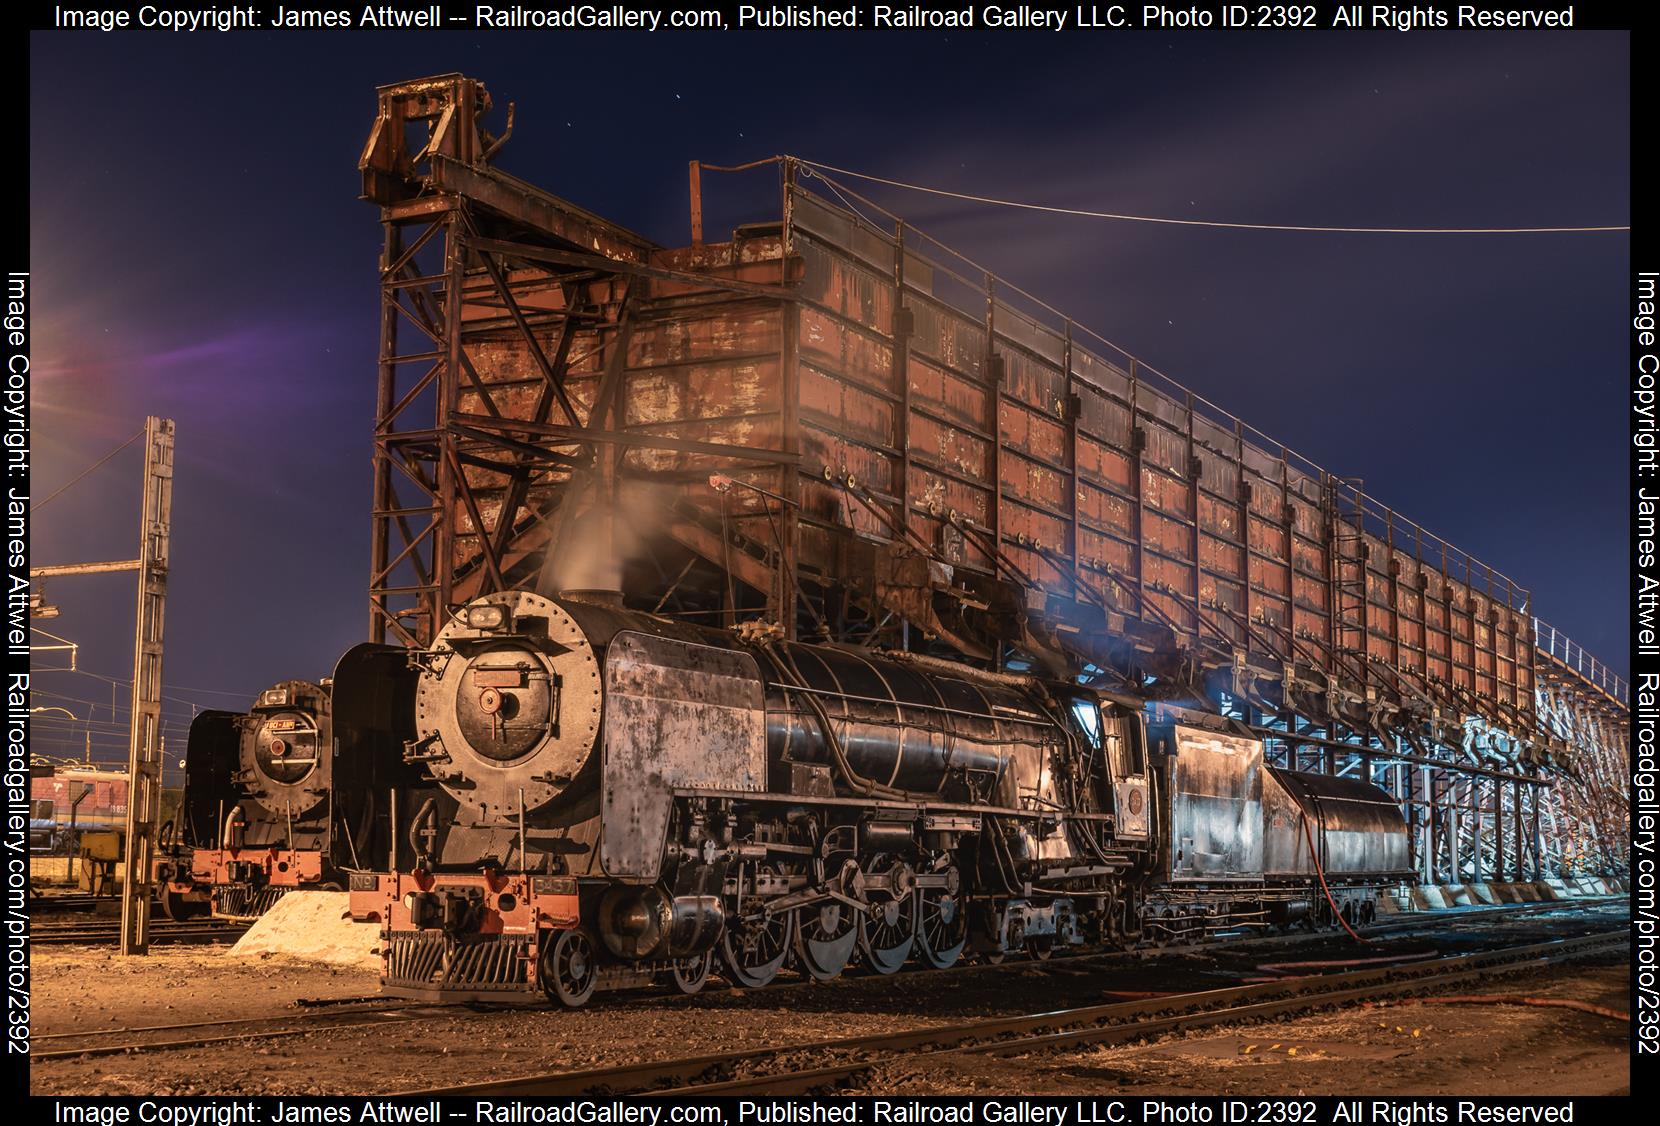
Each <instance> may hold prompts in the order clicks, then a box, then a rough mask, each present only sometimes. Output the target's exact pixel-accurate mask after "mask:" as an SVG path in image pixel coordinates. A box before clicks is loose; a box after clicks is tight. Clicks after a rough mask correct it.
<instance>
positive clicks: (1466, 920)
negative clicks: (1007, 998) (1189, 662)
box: [32, 901, 1626, 1093]
mask: <svg viewBox="0 0 1660 1126" xmlns="http://www.w3.org/2000/svg"><path fill="white" fill-rule="evenodd" d="M1622 902H1623V901H1622ZM1565 906H1568V905H1565V904H1525V905H1512V906H1508V907H1494V908H1489V909H1484V910H1479V911H1471V912H1468V913H1464V914H1462V915H1460V916H1459V917H1458V918H1456V919H1448V918H1446V917H1439V918H1434V917H1420V918H1413V919H1401V920H1399V921H1395V922H1390V923H1379V924H1374V925H1372V926H1370V927H1366V928H1363V929H1362V931H1361V933H1362V934H1363V935H1366V936H1373V937H1375V936H1377V935H1379V934H1382V933H1397V932H1410V931H1414V930H1423V929H1426V928H1432V929H1433V928H1436V927H1440V928H1446V927H1447V926H1449V925H1452V924H1457V925H1479V924H1484V923H1492V922H1498V921H1502V920H1505V919H1508V918H1510V917H1512V916H1525V915H1533V914H1539V913H1542V912H1546V911H1549V910H1552V909H1558V910H1560V909H1562V908H1564V907H1565ZM176 925H177V924H176ZM183 925H184V926H190V925H193V924H183ZM154 926H155V924H154V923H152V927H154ZM225 929H230V928H228V927H226V928H225ZM1617 933H1618V934H1621V935H1623V934H1625V933H1626V932H1624V931H1621V932H1617ZM1332 937H1334V935H1333V932H1329V931H1327V932H1315V933H1308V934H1301V933H1299V934H1290V935H1276V936H1267V937H1263V938H1256V939H1248V940H1244V941H1232V942H1206V943H1199V944H1193V945H1187V946H1179V947H1171V948H1167V949H1163V950H1154V949H1148V950H1137V951H1106V952H1101V953H1097V954H1085V955H1078V956H1075V957H1065V958H1056V959H1054V960H1052V961H1047V962H1038V961H1031V960H1025V959H1021V960H1015V961H1009V962H1003V963H1000V964H997V965H990V964H977V965H969V966H961V967H958V968H956V969H953V970H951V971H949V972H950V973H952V974H958V973H979V972H984V973H1002V972H1010V971H1026V972H1030V971H1033V970H1037V971H1039V972H1044V971H1051V972H1056V973H1061V972H1068V970H1069V968H1071V972H1079V971H1082V970H1083V969H1084V968H1085V967H1087V966H1090V965H1093V964H1096V963H1099V962H1102V961H1108V960H1113V959H1119V960H1122V959H1126V958H1141V957H1149V956H1151V957H1157V956H1159V955H1162V954H1180V953H1184V952H1187V951H1195V950H1202V949H1206V948H1221V949H1223V950H1240V949H1247V948H1249V949H1260V948H1264V947H1279V946H1286V945H1293V946H1294V945H1302V944H1305V943H1309V942H1315V941H1319V940H1321V939H1327V940H1329V939H1331V938H1332ZM66 941H67V940H66ZM1542 945H1543V946H1544V947H1550V948H1555V947H1556V946H1557V945H1558V944H1557V943H1545V944H1542ZM1410 957H1412V955H1402V960H1403V961H1404V960H1405V959H1407V958H1410ZM1444 961H1445V960H1443V962H1444ZM1419 964H1420V965H1422V964H1423V963H1419ZM1370 972H1372V973H1374V974H1375V973H1382V972H1388V971H1387V970H1374V971H1370ZM852 980H868V981H878V980H891V979H887V978H879V977H875V976H873V977H871V978H868V979H852ZM1290 980H1302V979H1290ZM1324 980H1330V978H1329V977H1328V978H1327V979H1324ZM850 983H851V980H850ZM1285 984H1287V982H1274V983H1266V984H1263V985H1258V986H1253V987H1250V988H1254V989H1260V990H1273V989H1275V988H1276V987H1277V986H1282V985H1285ZM799 988H812V989H819V990H822V989H823V988H824V986H823V985H822V984H820V983H814V982H785V983H780V984H776V985H773V986H769V987H768V988H767V989H765V990H762V991H760V992H761V993H762V994H766V995H773V994H776V993H778V992H779V991H782V990H791V989H799ZM1228 992H1230V991H1229V990H1219V991H1218V990H1213V991H1210V992H1208V993H1201V994H1193V995H1192V996H1194V997H1214V996H1220V995H1222V994H1226V993H1228ZM702 996H705V997H706V996H707V995H702ZM698 1000H699V997H682V996H679V995H663V994H657V993H651V994H644V995H640V996H636V997H632V998H626V997H625V998H619V1001H621V1002H622V1003H625V1004H663V1003H689V1002H695V1001H698ZM1178 1000H1180V998H1171V997H1161V998H1157V999H1149V1000H1147V1001H1141V1002H1135V1003H1133V1004H1131V1005H1130V1008H1131V1009H1135V1008H1138V1007H1140V1008H1146V1007H1148V1006H1152V1007H1153V1008H1154V1009H1158V1008H1165V1007H1169V1006H1170V1005H1171V1004H1173V1003H1174V1002H1175V1001H1178ZM1305 1003H1306V1002H1305ZM518 1007H520V1006H514V1005H508V1006H501V1007H495V1006H483V1007H481V1006H478V1005H470V1004H455V1005H445V1004H435V1003H432V1002H421V1001H408V1000H402V999H399V998H393V997H366V998H354V999H352V1000H349V1001H345V1002H340V1003H333V1004H331V1005H330V1006H328V1007H327V1008H321V1009H316V1010H313V1011H310V1012H302V1013H295V1014H291V1015H286V1016H271V1017H236V1018H230V1019H225V1020H212V1021H190V1022H184V1023H178V1024H161V1025H146V1026H140V1027H128V1028H114V1029H98V1030H93V1031H85V1032H60V1033H50V1034H45V1035H37V1036H36V1037H35V1038H34V1039H35V1042H36V1044H37V1046H38V1045H47V1044H50V1045H52V1046H51V1047H50V1048H48V1049H47V1050H45V1051H40V1050H36V1051H35V1052H33V1053H32V1058H33V1059H34V1060H35V1061H36V1062H44V1061H49V1060H63V1059H75V1058H88V1057H93V1056H110V1055H132V1054H137V1053H142V1052H151V1051H170V1050H182V1049H190V1048H200V1047H211V1046H214V1045H217V1044H223V1043H231V1042H251V1041H254V1040H267V1039H281V1038H286V1037H291V1036H301V1035H305V1034H308V1033H311V1032H321V1031H344V1030H351V1029H370V1028H379V1027H385V1026H387V1025H388V1024H396V1023H405V1022H408V1021H417V1020H438V1019H445V1018H455V1017H458V1016H478V1017H486V1016H490V1015H501V1014H503V1013H504V1012H510V1011H511V1010H512V1009H514V1008H518ZM1120 1008H1124V1006H1123V1005H1109V1006H1094V1007H1091V1008H1089V1009H1080V1010H1069V1011H1070V1012H1076V1013H1080V1014H1087V1013H1090V1012H1095V1011H1097V1010H1102V1011H1106V1010H1115V1009H1120ZM1063 1012H1066V1011H1063ZM1059 1015H1061V1014H1044V1016H1046V1017H1051V1018H1052V1017H1056V1016H1059ZM1016 1019H1025V1018H1016ZM1102 1019H1111V1018H1110V1017H1107V1018H1102ZM980 1023H985V1022H980ZM991 1023H997V1022H991ZM963 1027H965V1028H966V1027H973V1026H963ZM928 1031H929V1030H919V1031H917V1032H913V1033H901V1034H898V1035H900V1036H912V1035H926V1034H927V1033H928ZM181 1033H195V1034H194V1035H180V1034H181ZM116 1037H120V1039H115V1038H116ZM882 1043H885V1038H878V1039H876V1040H868V1039H867V1040H848V1041H824V1042H822V1043H819V1044H807V1045H798V1046H794V1047H789V1048H781V1049H775V1050H774V1051H775V1052H776V1053H779V1054H787V1053H802V1052H825V1051H834V1050H836V1046H837V1045H840V1046H841V1047H843V1048H845V1047H848V1046H857V1045H866V1046H870V1045H880V1044H882ZM964 1050H966V1049H964ZM745 1058H750V1057H747V1056H745V1054H744V1053H727V1054H722V1055H716V1056H706V1057H696V1061H694V1062H703V1063H707V1064H709V1066H711V1067H720V1066H724V1065H726V1064H729V1063H732V1062H734V1061H737V1060H740V1059H745ZM687 1062H688V1061H669V1062H668V1063H663V1064H642V1065H627V1066H624V1067H621V1068H614V1069H602V1070H599V1071H593V1072H583V1073H571V1074H570V1075H568V1076H564V1077H561V1079H562V1080H568V1081H572V1082H580V1081H583V1080H581V1076H589V1077H600V1078H599V1080H596V1082H598V1083H599V1086H601V1087H603V1086H604V1083H605V1082H608V1081H609V1078H608V1077H616V1078H618V1079H619V1080H620V1079H624V1078H626V1077H627V1076H628V1075H630V1074H632V1073H635V1072H640V1082H641V1083H644V1084H646V1085H647V1087H649V1085H650V1084H653V1083H658V1082H661V1081H662V1078H661V1076H662V1075H664V1074H668V1073H670V1072H673V1071H676V1070H679V1069H682V1068H684V1067H685V1066H686V1065H687ZM859 1066H860V1068H861V1069H863V1068H868V1067H869V1066H870V1065H869V1064H868V1063H861V1064H860V1065H859ZM665 1069H666V1070H665ZM654 1077H655V1078H654ZM534 1078H542V1077H533V1079H534ZM510 1082H511V1081H510ZM595 1089H598V1088H595ZM641 1089H647V1088H646V1087H642V1088H641ZM467 1090H469V1091H470V1089H467ZM526 1093H535V1092H526ZM554 1093H565V1092H563V1091H560V1092H554ZM781 1093H782V1092H781Z"/></svg>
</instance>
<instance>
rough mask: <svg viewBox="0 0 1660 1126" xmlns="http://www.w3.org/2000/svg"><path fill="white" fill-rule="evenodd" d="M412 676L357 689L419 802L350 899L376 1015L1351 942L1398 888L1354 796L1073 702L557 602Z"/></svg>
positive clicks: (441, 642) (604, 607) (1375, 812)
mask: <svg viewBox="0 0 1660 1126" xmlns="http://www.w3.org/2000/svg"><path fill="white" fill-rule="evenodd" d="M409 662H410V667H409V668H408V670H407V671H404V670H399V669H397V668H396V667H395V666H394V665H393V664H392V663H383V664H382V665H380V666H378V668H379V670H380V672H381V673H382V674H383V675H384V676H385V677H387V678H388V681H387V683H386V684H383V685H382V686H380V687H378V688H377V689H376V690H375V691H376V693H377V694H378V695H379V696H380V697H382V698H386V699H393V698H397V697H398V696H399V695H400V694H403V695H412V697H413V723H412V728H413V730H412V734H411V737H410V738H409V740H408V741H407V745H406V748H405V753H404V758H405V759H406V760H407V761H408V762H409V763H411V764H414V765H418V766H419V767H420V768H422V769H423V770H424V771H425V773H426V776H427V777H428V778H430V780H431V781H432V782H433V783H435V784H436V785H435V786H434V788H433V789H432V790H431V791H430V792H428V793H427V794H426V795H425V797H424V798H423V799H422V800H420V801H419V803H418V804H412V803H408V802H406V804H405V805H404V806H403V809H404V812H403V814H402V815H401V816H399V815H396V814H393V819H394V823H393V824H392V825H391V827H390V831H391V833H392V834H393V836H392V842H391V846H390V851H391V855H392V858H393V862H392V863H390V864H388V869H389V870H388V871H384V872H376V873H370V872H356V873H354V874H352V876H351V878H350V886H351V892H352V894H351V903H352V912H353V915H354V917H356V918H357V919H359V920H361V921H373V922H377V923H378V924H379V925H380V927H381V931H382V942H381V950H382V953H383V958H384V970H383V985H384V987H385V988H386V990H387V991H389V992H392V993H396V994H401V995H408V996H420V997H444V998H447V999H462V998H483V997H499V996H502V995H504V994H514V993H522V992H525V991H530V990H538V989H539V990H541V991H543V992H545V993H546V994H547V996H548V997H550V998H553V999H556V1000H558V1001H559V1002H561V1003H563V1004H565V1005H569V1006H573V1007H574V1006H579V1005H582V1004H584V1003H586V1002H587V1001H588V1000H589V999H590V998H591V997H592V996H593V995H594V993H595V992H596V991H597V990H599V989H602V988H616V987H622V986H628V985H635V984H641V983H644V982H648V981H651V980H653V979H659V980H667V981H670V982H672V983H673V984H674V985H675V986H677V987H678V988H680V989H682V990H686V991H695V990H697V989H699V988H701V987H702V985H703V983H704V982H705V980H706V979H707V978H708V976H709V974H710V972H711V969H712V967H713V964H714V961H715V959H716V958H719V960H720V962H721V964H722V966H723V970H724V973H725V974H726V975H727V976H728V977H729V978H730V979H731V980H733V981H735V982H736V983H738V984H741V985H744V986H748V987H758V986H762V985H765V984H767V983H768V982H770V981H771V980H772V979H773V978H774V977H775V976H776V975H777V974H778V973H779V972H780V970H782V969H783V968H784V967H785V966H786V965H791V964H793V965H794V966H795V967H796V968H797V969H799V970H800V971H801V972H803V973H805V974H807V975H810V976H811V977H813V978H817V979H820V980H828V979H831V978H834V977H836V976H837V975H839V974H840V973H841V972H842V971H843V970H844V968H846V967H848V966H849V965H850V964H853V963H854V962H862V963H863V964H864V965H866V966H868V967H869V968H870V969H872V970H874V971H876V972H878V973H891V972H893V971H895V970H898V969H899V968H900V967H901V966H903V965H904V964H906V963H907V962H908V961H913V960H914V961H915V962H918V963H920V964H922V965H925V966H932V967H941V968H943V967H946V966H950V965H952V964H953V963H954V962H956V961H957V960H958V959H959V958H960V957H962V956H963V955H964V953H965V952H973V953H976V954H978V955H980V956H981V957H985V958H988V959H992V960H997V959H1001V958H1003V957H1006V956H1008V955H1011V954H1014V953H1016V952H1025V953H1029V954H1031V955H1033V956H1035V957H1039V958H1042V957H1047V956H1049V954H1050V953H1051V952H1052V951H1054V950H1055V949H1057V948H1061V949H1064V948H1078V947H1083V946H1112V945H1128V944H1132V943H1135V942H1139V941H1153V942H1160V943H1162V942H1184V941H1197V940H1198V939H1200V938H1203V937H1205V936H1208V935H1211V934H1214V933H1217V932H1221V931H1225V930H1236V929H1241V928H1264V927H1276V926H1277V927H1288V926H1298V925H1309V926H1313V925H1333V924H1335V922H1336V920H1337V919H1338V917H1341V918H1342V919H1344V920H1345V921H1348V922H1351V923H1359V922H1364V921H1367V920H1369V919H1370V917H1371V915H1372V913H1373V911H1374V909H1375V902H1376V897H1377V893H1378V889H1379V888H1380V887H1381V886H1383V885H1384V884H1387V883H1391V882H1395V881H1398V880H1399V879H1401V878H1402V877H1403V875H1404V874H1405V872H1406V870H1407V868H1408V852H1407V840H1406V829H1405V825H1404V822H1403V820H1402V817H1401V813H1400V810H1399V807H1398V806H1397V805H1396V804H1395V802H1394V801H1393V800H1392V799H1391V798H1390V797H1389V796H1388V795H1387V794H1385V793H1384V792H1383V791H1381V790H1379V789H1377V788H1375V787H1373V786H1372V785H1370V784H1368V783H1366V782H1364V781H1361V780H1357V779H1348V778H1336V777H1329V776H1325V775H1315V774H1304V773H1298V772H1290V771H1283V770H1279V769H1276V768H1274V767H1272V766H1269V765H1268V764H1267V763H1266V762H1265V761H1264V755H1263V749H1264V748H1263V742H1262V740H1261V739H1260V738H1258V737H1257V736H1256V735H1255V734H1254V733H1252V732H1251V731H1250V730H1249V729H1247V728H1243V727H1241V726H1239V725H1237V724H1234V723H1232V722H1231V721H1228V720H1225V719H1222V718H1220V717H1217V716H1215V715H1206V714H1203V713H1198V712H1190V711H1186V710H1183V709H1180V708H1172V707H1170V706H1168V705H1159V706H1157V707H1156V708H1155V709H1154V710H1152V711H1149V710H1148V708H1147V707H1146V706H1145V705H1144V702H1143V701H1141V700H1138V699H1134V698H1129V697H1122V696H1116V695H1112V694H1108V693H1101V692H1097V691H1095V690H1091V689H1085V688H1080V687H1078V686H1077V685H1073V684H1068V683H1065V682H1060V681H1046V680H1043V679H1040V678H1036V677H1030V676H1023V675H1016V674H1009V673H996V672H987V671H983V670H979V669H975V668H972V667H969V666H966V665H959V664H956V663H953V662H948V661H944V660H940V659H937V658H932V657H927V656H923V655H920V654H913V653H908V652H891V651H877V650H867V649H858V648H854V647H850V646H842V645H813V644H802V643H797V642H791V641H785V640H782V639H779V638H776V637H772V636H769V635H768V634H767V632H766V631H765V630H764V629H763V630H754V631H751V632H747V633H744V634H741V635H740V634H736V633H733V632H726V631H717V630H711V629H705V628H700V627H696V626H690V625H686V624H683V623H680V622H676V621H673V620H669V619H665V618H660V617H655V616H653V615H650V614H646V613H642V612H638V611H633V610H628V609H625V608H624V607H623V606H622V605H621V600H620V599H619V598H617V597H616V596H614V595H610V596H608V595H604V594H584V593H581V592H577V593H570V594H567V595H565V596H561V597H558V598H548V597H542V596H539V595H535V594H529V593H525V592H518V591H515V592H508V593H500V594H492V595H488V596H485V597H484V598H482V599H479V600H477V601H475V602H473V603H471V604H469V605H467V606H466V607H464V608H462V609H461V611H459V612H458V613H457V614H456V616H455V617H454V618H453V619H452V620H451V621H450V622H449V624H448V625H446V626H445V627H444V629H443V630H442V631H441V632H440V633H439V634H438V636H437V637H436V638H435V640H434V642H433V644H432V645H431V646H430V647H428V648H426V649H424V650H416V651H413V652H412V653H411V654H410V657H409ZM400 678H402V682H403V685H404V686H403V687H402V688H399V687H398V686H397V684H398V682H399V681H400ZM410 681H413V683H412V684H411V683H409V682H410ZM391 804H392V803H391V801H390V800H389V802H388V807H389V811H390V806H391ZM400 854H401V856H402V862H399V861H398V859H397V858H398V857H399V855H400Z"/></svg>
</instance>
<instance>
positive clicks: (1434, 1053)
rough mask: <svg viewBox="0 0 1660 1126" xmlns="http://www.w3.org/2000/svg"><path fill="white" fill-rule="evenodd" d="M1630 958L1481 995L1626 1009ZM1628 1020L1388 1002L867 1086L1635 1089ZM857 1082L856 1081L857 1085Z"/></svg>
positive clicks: (1433, 1091)
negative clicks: (1566, 1000) (1564, 1000)
mask: <svg viewBox="0 0 1660 1126" xmlns="http://www.w3.org/2000/svg"><path fill="white" fill-rule="evenodd" d="M1630 992H1631V974H1630V967H1629V966H1624V965H1621V966H1597V967H1578V968H1570V969H1566V970H1552V971H1549V972H1544V973H1532V974H1527V975H1519V976H1515V977H1510V978H1506V979H1504V980H1502V981H1500V982H1497V983H1493V984H1490V985H1487V986H1483V987H1482V988H1481V993H1482V994H1483V995H1491V994H1505V995H1513V996H1529V997H1560V998H1573V999H1577V1000H1581V1001H1589V1002H1591V1003H1592V1004H1596V1005H1600V1006H1603V1007H1605V1008H1610V1009H1616V1010H1619V1011H1622V1012H1624V1011H1627V1010H1628V1006H1629V1000H1630ZM1630 1027H1631V1026H1630V1025H1629V1024H1626V1023H1625V1022H1624V1021H1618V1020H1611V1019H1609V1018H1607V1017H1602V1016H1592V1015H1590V1014H1587V1013H1582V1012H1577V1011H1572V1010H1568V1009H1560V1008H1535V1007H1525V1008H1524V1007H1520V1006H1512V1005H1464V1004H1459V1005H1444V1004H1380V1005H1375V1006H1368V1007H1365V1008H1351V1009H1345V1010H1341V1011H1338V1012H1334V1013H1325V1014H1320V1015H1315V1016H1309V1017H1304V1018H1301V1019H1298V1020H1290V1021H1279V1022H1274V1023H1272V1024H1262V1025H1257V1026H1254V1027H1251V1028H1247V1029H1240V1028H1237V1027H1236V1028H1229V1029H1218V1030H1215V1031H1209V1032H1198V1033H1192V1034H1189V1035H1186V1036H1182V1037H1179V1038H1168V1039H1165V1040H1162V1041H1160V1042H1158V1043H1154V1044H1144V1045H1136V1046H1127V1047H1120V1048H1101V1049H1095V1050H1086V1051H1077V1052H1067V1053H1054V1054H1050V1055H1045V1056H1027V1057H1014V1058H1009V1059H996V1058H991V1057H986V1056H978V1055H957V1056H952V1057H950V1058H949V1060H938V1061H934V1060H926V1059H924V1060H918V1061H915V1062H913V1063H907V1064H900V1065H894V1066H891V1067H884V1068H882V1069H880V1070H879V1071H878V1072H877V1073H876V1074H874V1075H873V1076H872V1077H871V1081H870V1083H869V1084H868V1085H867V1086H865V1087H863V1088H861V1089H860V1090H859V1091H858V1092H856V1093H861V1094H1014V1093H1021V1094H1056V1095H1059V1094H1081V1093H1098V1094H1099V1093H1124V1094H1128V1095H1165V1094H1171V1095H1221V1096H1241V1097H1246V1096H1251V1095H1263V1094H1286V1095H1337V1096H1355V1097H1359V1096H1363V1095H1403V1094H1413V1095H1626V1094H1630V1093H1631V1056H1630V1042H1629V1040H1628V1039H1627V1035H1628V1031H1629V1029H1630ZM850 1093H855V1092H850Z"/></svg>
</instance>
